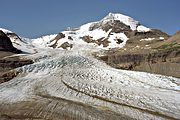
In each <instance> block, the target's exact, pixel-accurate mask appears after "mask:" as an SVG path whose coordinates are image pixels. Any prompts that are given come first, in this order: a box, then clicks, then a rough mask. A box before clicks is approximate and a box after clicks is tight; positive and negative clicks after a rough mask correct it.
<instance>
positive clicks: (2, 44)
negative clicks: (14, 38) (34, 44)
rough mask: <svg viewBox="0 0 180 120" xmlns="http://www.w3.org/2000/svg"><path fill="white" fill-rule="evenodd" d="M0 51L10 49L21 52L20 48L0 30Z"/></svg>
mask: <svg viewBox="0 0 180 120" xmlns="http://www.w3.org/2000/svg"><path fill="white" fill-rule="evenodd" d="M0 51H10V52H14V53H21V52H22V51H21V50H18V49H16V48H15V47H14V46H13V45H12V42H11V40H10V38H9V37H7V35H6V34H5V33H4V32H3V31H2V30H0Z"/></svg>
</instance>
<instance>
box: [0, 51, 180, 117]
mask: <svg viewBox="0 0 180 120" xmlns="http://www.w3.org/2000/svg"><path fill="white" fill-rule="evenodd" d="M90 53H91V51H78V50H77V51H76V50H74V51H64V50H59V49H46V50H42V51H41V52H39V53H37V54H34V55H31V56H29V57H31V58H33V59H34V61H35V63H34V64H31V65H26V66H23V67H21V68H17V70H18V71H19V72H21V74H20V75H19V76H17V77H16V78H14V79H13V80H11V81H9V82H7V83H4V84H1V85H0V88H1V89H0V96H1V97H0V104H1V105H0V107H1V108H4V107H5V106H4V105H5V104H16V103H21V102H22V101H30V102H32V103H33V102H34V101H33V100H34V99H36V101H38V100H41V99H42V98H43V99H44V103H45V104H47V105H45V106H48V104H50V103H46V102H45V101H46V100H51V101H52V102H54V106H55V107H54V108H53V109H52V111H54V112H57V111H56V110H57V109H58V110H59V111H61V112H64V110H65V109H69V112H67V113H68V114H69V115H72V113H71V112H70V110H71V109H73V108H72V107H73V106H69V108H66V107H65V109H62V108H61V104H62V103H61V102H60V100H62V101H63V102H65V101H66V102H67V101H73V102H72V103H73V104H75V105H77V106H79V103H80V104H81V105H83V107H81V109H83V108H84V109H86V110H87V108H86V107H87V106H91V107H93V109H91V110H89V109H88V113H86V112H82V111H81V109H74V110H73V111H75V112H76V113H77V114H78V115H77V116H81V117H82V116H86V117H85V118H88V119H90V118H94V119H97V118H98V117H99V116H101V115H100V113H99V114H98V113H94V111H95V110H98V111H100V112H103V113H107V116H108V115H110V116H108V117H110V118H117V119H118V118H119V119H120V117H122V116H123V115H124V116H126V117H127V116H128V117H129V118H135V119H145V118H146V119H178V118H179V117H180V116H179V110H180V109H179V108H180V102H179V99H180V94H179V91H180V86H179V85H178V84H177V83H176V82H175V81H179V79H177V78H173V77H166V76H161V75H153V74H149V73H143V72H133V71H125V70H117V69H114V68H111V67H109V66H107V65H106V64H105V63H103V62H101V61H99V60H97V59H95V58H94V57H93V56H89V54H90ZM56 100H59V101H58V102H57V101H56ZM42 102H43V101H42ZM55 104H58V105H55ZM3 106H4V107H3ZM39 106H40V103H39ZM9 107H11V106H9ZM19 109H20V108H19ZM24 109H27V110H28V111H29V112H30V113H32V112H33V111H31V109H28V107H26V108H24ZM44 109H46V108H44ZM2 110H3V109H2ZM47 110H48V109H47ZM80 111H81V112H82V113H78V112H80ZM108 111H109V112H108ZM39 112H43V111H39ZM44 112H46V111H44ZM112 112H114V113H116V114H108V113H112ZM91 113H92V114H91ZM27 114H28V113H27ZM93 114H96V115H95V116H93ZM101 114H102V113H101ZM33 115H34V116H36V115H35V114H33ZM53 115H54V114H51V116H53ZM117 115H119V117H118V116H117ZM77 116H76V115H75V116H74V117H75V118H74V119H78V118H77ZM89 117H90V118H89ZM81 119H82V118H81ZM99 119H103V118H99ZM104 119H105V118H104Z"/></svg>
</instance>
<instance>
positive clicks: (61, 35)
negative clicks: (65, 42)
mask: <svg viewBox="0 0 180 120" xmlns="http://www.w3.org/2000/svg"><path fill="white" fill-rule="evenodd" d="M64 37H65V35H64V34H63V33H59V34H58V35H57V36H56V37H55V38H54V39H52V40H51V41H50V42H54V43H53V44H52V45H50V46H49V47H53V48H56V47H57V43H58V41H59V40H60V39H62V38H64Z"/></svg>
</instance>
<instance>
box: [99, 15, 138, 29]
mask: <svg viewBox="0 0 180 120" xmlns="http://www.w3.org/2000/svg"><path fill="white" fill-rule="evenodd" d="M109 20H117V21H120V22H122V23H124V24H125V25H128V26H130V28H131V29H132V30H136V28H137V26H138V25H139V24H140V23H139V22H138V21H136V20H134V19H133V18H131V17H129V16H126V15H123V14H120V13H109V14H108V15H107V16H106V17H104V18H103V19H102V21H109Z"/></svg>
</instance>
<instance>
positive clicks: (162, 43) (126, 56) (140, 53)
mask: <svg viewBox="0 0 180 120" xmlns="http://www.w3.org/2000/svg"><path fill="white" fill-rule="evenodd" d="M99 58H100V59H102V60H104V61H106V63H108V64H109V65H111V66H113V67H115V68H119V69H126V70H137V71H145V72H150V73H157V74H163V75H169V76H174V77H180V74H179V73H180V64H179V63H180V34H179V32H177V33H176V34H175V35H173V36H172V37H170V38H169V39H167V40H160V39H159V40H158V39H154V40H148V39H144V40H143V39H141V38H140V39H137V38H130V39H129V41H128V42H127V44H126V46H125V47H124V48H123V49H121V50H110V51H108V52H106V54H104V55H103V56H100V57H99Z"/></svg>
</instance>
